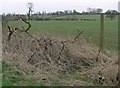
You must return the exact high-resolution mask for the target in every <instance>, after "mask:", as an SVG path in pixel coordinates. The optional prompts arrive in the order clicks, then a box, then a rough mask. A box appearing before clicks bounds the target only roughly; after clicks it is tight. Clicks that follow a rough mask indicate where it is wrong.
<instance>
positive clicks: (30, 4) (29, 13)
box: [27, 2, 33, 21]
mask: <svg viewBox="0 0 120 88" xmlns="http://www.w3.org/2000/svg"><path fill="white" fill-rule="evenodd" d="M28 9H29V10H28V14H27V15H28V20H29V21H30V20H31V18H30V17H31V14H32V12H33V3H32V2H28Z"/></svg>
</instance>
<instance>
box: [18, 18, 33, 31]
mask: <svg viewBox="0 0 120 88" xmlns="http://www.w3.org/2000/svg"><path fill="white" fill-rule="evenodd" d="M20 19H22V21H23V22H25V23H26V24H28V28H26V29H25V30H23V32H28V30H30V28H31V24H30V22H27V21H26V20H25V19H23V18H22V17H20Z"/></svg>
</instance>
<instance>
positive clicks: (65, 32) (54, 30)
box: [11, 15, 118, 52]
mask: <svg viewBox="0 0 120 88" xmlns="http://www.w3.org/2000/svg"><path fill="white" fill-rule="evenodd" d="M72 17H75V18H78V19H81V18H82V19H83V18H85V19H87V18H88V19H96V21H81V20H78V21H55V20H50V21H31V24H32V28H31V30H30V31H29V32H30V33H32V34H39V35H49V34H51V35H52V36H58V37H64V38H69V39H73V38H74V37H75V36H76V35H77V34H78V30H80V31H84V33H83V36H80V37H82V38H84V40H85V41H88V39H89V43H90V44H94V45H96V46H99V30H100V15H74V16H70V15H69V16H60V17H59V18H72ZM53 18H54V17H53ZM18 23H19V26H21V24H23V23H22V22H15V21H13V22H11V25H13V26H14V27H15V26H17V27H18ZM24 26H25V27H26V25H24ZM79 40H80V39H79ZM79 40H78V41H79ZM117 45H118V20H117V16H116V18H115V19H114V20H113V21H111V20H110V19H109V18H106V17H105V28H104V48H105V49H108V50H109V51H111V52H117Z"/></svg>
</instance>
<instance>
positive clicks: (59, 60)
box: [3, 32, 118, 86]
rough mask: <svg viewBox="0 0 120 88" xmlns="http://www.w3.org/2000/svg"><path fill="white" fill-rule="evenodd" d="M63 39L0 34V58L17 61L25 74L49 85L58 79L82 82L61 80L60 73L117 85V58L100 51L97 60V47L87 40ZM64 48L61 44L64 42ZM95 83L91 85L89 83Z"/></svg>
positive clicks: (66, 83) (80, 82)
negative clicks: (0, 44)
mask: <svg viewBox="0 0 120 88" xmlns="http://www.w3.org/2000/svg"><path fill="white" fill-rule="evenodd" d="M64 41H66V40H65V39H60V38H53V37H46V36H33V37H30V36H29V35H27V34H26V33H22V32H16V33H14V35H12V36H11V40H10V41H7V34H6V33H3V60H6V61H9V62H14V63H17V64H19V66H20V71H21V72H22V73H23V74H24V76H25V77H28V78H29V77H31V76H32V77H34V78H36V80H38V81H39V80H41V81H44V82H45V83H46V84H47V85H52V83H54V81H55V80H59V81H60V83H63V85H84V86H85V84H87V83H85V81H83V80H76V79H71V80H69V81H66V80H65V79H64V78H63V79H61V78H60V77H59V76H61V75H66V76H67V75H75V74H76V73H78V74H79V76H81V75H84V76H85V77H88V78H90V79H91V80H92V81H93V82H94V81H96V82H97V83H98V84H100V85H116V84H117V80H116V78H117V69H118V67H117V57H115V56H112V57H111V56H109V54H108V55H107V54H104V53H101V54H100V55H99V58H98V61H96V58H97V54H98V48H97V47H93V46H90V45H89V44H87V43H84V44H83V43H82V44H81V43H78V42H74V43H73V42H71V41H67V42H66V43H64ZM62 42H63V43H64V47H63V43H62ZM92 85H94V84H92Z"/></svg>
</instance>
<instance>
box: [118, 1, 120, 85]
mask: <svg viewBox="0 0 120 88" xmlns="http://www.w3.org/2000/svg"><path fill="white" fill-rule="evenodd" d="M119 67H120V1H119V2H118V77H117V81H118V86H120V69H119Z"/></svg>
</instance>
